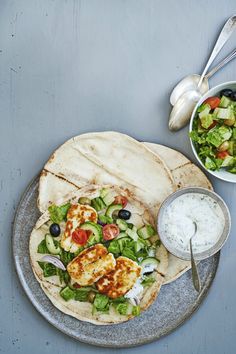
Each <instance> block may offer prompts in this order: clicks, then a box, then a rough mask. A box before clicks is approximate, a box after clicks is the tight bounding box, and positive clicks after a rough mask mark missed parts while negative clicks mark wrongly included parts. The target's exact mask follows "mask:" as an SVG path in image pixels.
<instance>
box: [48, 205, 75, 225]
mask: <svg viewBox="0 0 236 354" xmlns="http://www.w3.org/2000/svg"><path fill="white" fill-rule="evenodd" d="M69 209H70V203H67V204H64V205H61V206H56V205H55V204H53V205H51V206H50V207H49V208H48V211H49V215H50V220H51V221H52V222H55V223H57V224H59V223H60V222H62V221H63V220H64V221H66V215H67V213H68V210H69Z"/></svg>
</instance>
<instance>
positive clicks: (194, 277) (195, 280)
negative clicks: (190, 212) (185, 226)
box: [189, 221, 202, 292]
mask: <svg viewBox="0 0 236 354" xmlns="http://www.w3.org/2000/svg"><path fill="white" fill-rule="evenodd" d="M193 224H194V227H195V229H194V234H193V235H192V236H191V238H190V241H189V242H190V254H191V267H192V280H193V286H194V288H195V289H196V290H197V291H198V292H200V291H201V288H202V287H201V281H200V277H199V274H198V269H197V264H196V261H195V259H194V256H193V247H192V239H193V237H194V236H195V235H196V233H197V224H196V222H195V221H193Z"/></svg>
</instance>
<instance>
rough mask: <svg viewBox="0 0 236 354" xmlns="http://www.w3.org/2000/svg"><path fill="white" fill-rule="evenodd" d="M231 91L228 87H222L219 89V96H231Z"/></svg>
mask: <svg viewBox="0 0 236 354" xmlns="http://www.w3.org/2000/svg"><path fill="white" fill-rule="evenodd" d="M232 93H233V91H232V90H230V89H224V90H221V91H220V97H222V96H225V97H231V95H232Z"/></svg>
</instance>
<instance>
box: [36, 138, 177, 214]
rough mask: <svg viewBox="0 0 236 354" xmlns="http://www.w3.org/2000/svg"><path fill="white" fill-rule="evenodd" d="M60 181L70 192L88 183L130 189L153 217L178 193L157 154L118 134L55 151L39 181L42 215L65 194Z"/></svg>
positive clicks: (71, 143)
mask: <svg viewBox="0 0 236 354" xmlns="http://www.w3.org/2000/svg"><path fill="white" fill-rule="evenodd" d="M57 177H58V178H57ZM61 179H63V180H64V181H66V182H68V183H69V184H65V185H66V187H65V188H66V189H67V192H72V191H73V190H74V189H75V187H77V188H81V187H83V186H85V185H88V184H98V185H101V184H111V185H117V186H120V187H122V188H128V189H129V190H130V191H132V192H133V193H134V194H135V195H136V196H137V197H138V198H139V200H141V201H142V202H144V203H145V204H147V205H148V206H149V208H150V210H151V212H152V214H153V216H156V215H157V211H158V209H159V206H160V204H161V203H162V202H163V201H164V199H165V198H166V197H167V196H168V195H169V194H171V193H172V192H174V191H175V190H176V186H175V183H174V181H173V177H172V175H171V173H170V171H169V169H168V168H167V167H166V165H165V164H164V163H163V161H162V160H161V159H160V158H159V156H158V155H156V154H154V153H153V152H151V151H150V149H147V148H146V147H145V146H144V145H143V144H142V143H139V142H138V141H136V140H135V139H133V138H131V137H129V136H127V135H125V134H121V133H117V132H103V133H88V134H83V135H79V136H76V137H74V138H72V139H70V140H68V141H67V142H66V143H64V144H63V145H62V146H60V147H59V148H58V149H57V150H56V151H55V152H54V154H53V155H52V156H51V158H50V159H49V161H48V162H47V163H46V165H45V166H44V170H43V172H42V174H41V178H40V185H39V198H38V206H39V209H40V211H41V212H44V211H45V210H46V209H47V207H48V206H49V205H50V204H51V203H52V202H55V201H58V200H59V199H60V197H61V195H62V194H63V193H64V192H63V189H64V187H63V185H64V184H63V183H62V181H61ZM49 198H50V199H49Z"/></svg>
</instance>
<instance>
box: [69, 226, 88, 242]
mask: <svg viewBox="0 0 236 354" xmlns="http://www.w3.org/2000/svg"><path fill="white" fill-rule="evenodd" d="M72 240H73V241H74V242H75V243H77V244H78V245H80V246H84V245H85V244H86V243H87V240H88V235H87V233H86V231H85V230H82V229H75V231H74V232H72Z"/></svg>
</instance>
